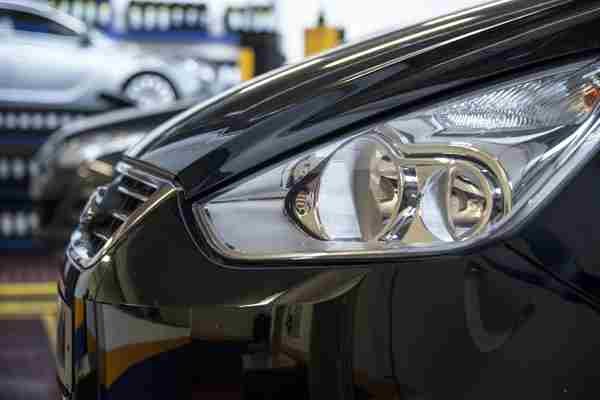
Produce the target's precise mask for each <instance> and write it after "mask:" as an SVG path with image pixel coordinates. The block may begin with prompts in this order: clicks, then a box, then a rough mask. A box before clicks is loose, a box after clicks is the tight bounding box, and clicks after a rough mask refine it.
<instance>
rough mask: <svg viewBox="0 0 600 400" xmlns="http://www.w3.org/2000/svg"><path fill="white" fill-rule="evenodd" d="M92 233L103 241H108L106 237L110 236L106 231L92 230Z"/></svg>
mask: <svg viewBox="0 0 600 400" xmlns="http://www.w3.org/2000/svg"><path fill="white" fill-rule="evenodd" d="M92 235H94V236H96V237H97V238H98V239H100V240H102V241H104V242H108V239H109V238H110V237H109V236H108V234H107V233H106V232H101V231H99V230H94V231H92Z"/></svg>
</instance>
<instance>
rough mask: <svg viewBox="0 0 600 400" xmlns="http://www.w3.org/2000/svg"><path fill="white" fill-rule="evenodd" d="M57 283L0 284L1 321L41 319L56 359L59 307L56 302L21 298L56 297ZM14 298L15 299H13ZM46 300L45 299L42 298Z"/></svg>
mask: <svg viewBox="0 0 600 400" xmlns="http://www.w3.org/2000/svg"><path fill="white" fill-rule="evenodd" d="M56 295H57V288H56V282H12V283H0V319H5V320H6V319H31V318H32V317H35V318H39V319H40V320H41V322H42V325H43V326H44V332H45V333H46V336H47V337H48V342H49V345H50V350H51V352H52V355H53V356H54V357H56V325H57V315H56V314H57V311H58V310H57V306H56V301H54V300H42V299H39V298H38V299H37V300H36V299H35V298H34V299H33V300H21V301H17V300H15V299H14V297H20V296H52V297H54V296H56ZM11 297H13V299H11ZM42 298H44V297H42Z"/></svg>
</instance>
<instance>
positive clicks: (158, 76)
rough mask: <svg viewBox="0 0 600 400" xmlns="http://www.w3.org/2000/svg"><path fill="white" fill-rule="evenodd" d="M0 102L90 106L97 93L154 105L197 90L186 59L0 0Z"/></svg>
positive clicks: (38, 6) (192, 65) (44, 8)
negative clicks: (161, 54)
mask: <svg viewBox="0 0 600 400" xmlns="http://www.w3.org/2000/svg"><path fill="white" fill-rule="evenodd" d="M0 60H2V61H1V62H0V101H1V102H4V103H16V104H21V105H22V104H31V103H33V104H36V105H43V104H52V105H73V104H77V105H78V106H79V107H84V108H91V109H94V108H96V107H97V106H98V104H97V103H98V102H101V101H102V99H101V98H102V96H101V95H102V94H104V95H118V96H125V97H128V98H129V99H131V100H133V101H135V102H136V103H137V105H139V106H142V107H145V106H155V105H161V104H166V103H169V102H172V101H174V100H177V99H180V98H185V97H191V96H197V95H201V94H202V92H204V91H208V90H210V89H209V86H210V85H209V82H205V81H203V80H202V79H200V76H201V75H200V74H199V69H200V67H199V66H198V65H197V63H196V62H195V61H192V60H165V59H162V58H160V57H158V56H156V55H151V54H149V53H148V52H143V51H142V50H141V49H140V48H138V47H137V46H134V45H130V44H129V45H123V44H119V43H117V42H116V41H114V40H112V39H110V38H108V37H106V36H105V35H104V34H102V33H100V32H98V31H97V30H95V29H93V28H90V27H88V26H87V25H86V24H85V23H83V22H82V21H80V20H78V19H76V18H73V17H71V16H69V15H68V14H65V13H63V12H61V11H58V10H56V9H54V8H51V7H49V6H48V5H45V4H43V3H41V2H36V1H29V0H18V1H17V0H0Z"/></svg>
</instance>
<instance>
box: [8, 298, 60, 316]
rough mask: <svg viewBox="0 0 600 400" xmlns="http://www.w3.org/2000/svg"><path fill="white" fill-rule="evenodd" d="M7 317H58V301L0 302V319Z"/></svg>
mask: <svg viewBox="0 0 600 400" xmlns="http://www.w3.org/2000/svg"><path fill="white" fill-rule="evenodd" d="M7 315H15V316H21V315H30V316H31V315H56V301H27V302H23V301H4V302H0V317H1V316H7Z"/></svg>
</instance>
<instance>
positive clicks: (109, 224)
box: [89, 174, 158, 253]
mask: <svg viewBox="0 0 600 400" xmlns="http://www.w3.org/2000/svg"><path fill="white" fill-rule="evenodd" d="M110 186H112V189H111V188H110V187H109V190H107V192H106V194H105V195H104V197H103V198H102V205H106V208H107V209H106V212H105V213H104V214H103V215H99V216H98V217H97V219H96V220H92V222H91V223H90V227H89V230H90V233H91V236H92V247H93V251H94V252H96V253H97V252H98V251H100V249H101V248H102V246H103V245H104V243H106V242H107V241H109V240H110V238H111V237H112V236H113V235H114V234H115V232H116V231H117V230H118V229H119V228H120V227H121V226H122V225H123V224H124V223H126V222H127V219H128V218H129V217H130V216H131V214H132V213H133V212H134V211H135V210H137V209H138V208H139V207H141V206H142V205H143V204H144V203H145V202H146V201H148V199H149V198H150V196H152V194H154V192H156V191H157V190H158V188H157V186H156V185H154V184H151V183H147V182H144V181H141V180H139V179H138V178H135V177H133V176H129V175H127V174H122V175H120V176H118V177H117V178H115V181H114V182H113V183H112V184H111V185H110Z"/></svg>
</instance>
